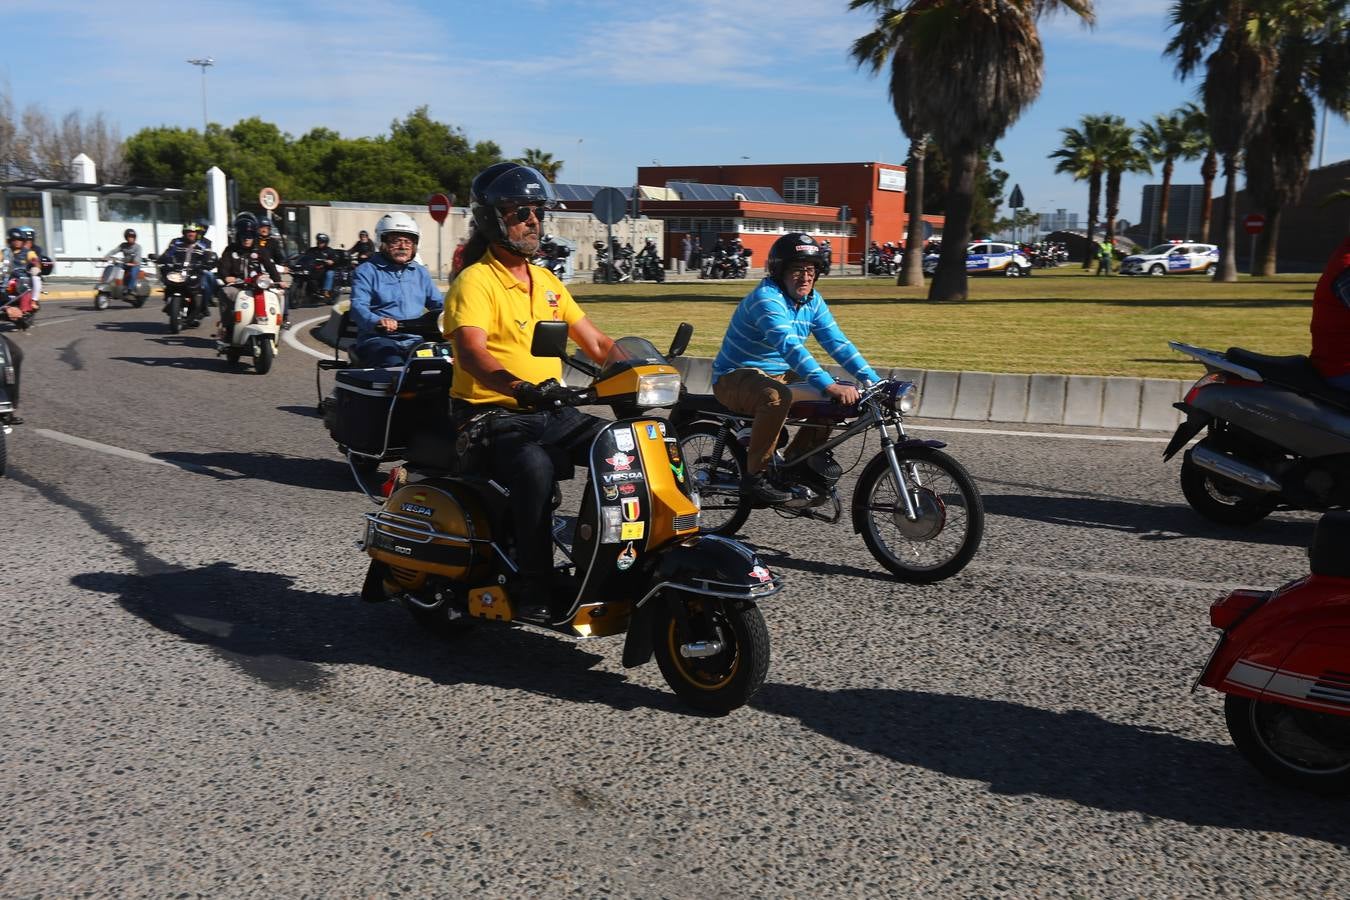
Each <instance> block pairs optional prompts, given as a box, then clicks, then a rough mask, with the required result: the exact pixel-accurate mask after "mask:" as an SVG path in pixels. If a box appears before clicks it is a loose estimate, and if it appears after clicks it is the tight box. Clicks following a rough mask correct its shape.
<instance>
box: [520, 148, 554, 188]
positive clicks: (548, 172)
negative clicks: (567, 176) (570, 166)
mask: <svg viewBox="0 0 1350 900" xmlns="http://www.w3.org/2000/svg"><path fill="white" fill-rule="evenodd" d="M516 162H519V163H524V164H525V165H527V166H529V167H531V168H533V169H538V170H539V174H540V175H543V176H544V177H545V178H547V179H548V180H549V181H557V180H558V173H559V172H561V171H562V167H563V161H562V160H561V159H559V160H555V159H554V158H553V154H552V153H545V152H544V151H543V150H540V149H539V148H538V147H526V148H525V152H524V153H523V154H522V155H521V157H520V158H519V159H517V160H516Z"/></svg>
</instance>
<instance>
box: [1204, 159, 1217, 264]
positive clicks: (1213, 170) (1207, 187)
mask: <svg viewBox="0 0 1350 900" xmlns="http://www.w3.org/2000/svg"><path fill="white" fill-rule="evenodd" d="M1218 174H1219V155H1218V153H1216V152H1215V150H1214V148H1213V147H1210V148H1209V152H1208V153H1206V154H1205V160H1204V162H1202V163H1200V183H1201V184H1202V185H1203V186H1204V190H1203V192H1204V199H1203V200H1202V201H1201V204H1200V241H1201V243H1205V244H1208V243H1210V240H1209V225H1210V221H1211V220H1212V219H1213V218H1214V179H1215V178H1216V177H1217V176H1218Z"/></svg>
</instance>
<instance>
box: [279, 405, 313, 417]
mask: <svg viewBox="0 0 1350 900" xmlns="http://www.w3.org/2000/svg"><path fill="white" fill-rule="evenodd" d="M277 412H288V413H291V414H293V415H297V416H304V417H305V418H307V419H319V418H322V415H321V414H320V412H319V410H318V408H317V407H315V406H278V407H277Z"/></svg>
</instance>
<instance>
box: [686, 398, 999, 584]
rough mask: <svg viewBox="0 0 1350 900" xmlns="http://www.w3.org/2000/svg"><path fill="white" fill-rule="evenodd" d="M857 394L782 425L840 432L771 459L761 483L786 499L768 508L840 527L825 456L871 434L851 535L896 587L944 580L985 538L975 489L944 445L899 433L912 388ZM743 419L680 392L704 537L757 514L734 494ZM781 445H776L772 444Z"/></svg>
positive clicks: (796, 410) (811, 404) (799, 406)
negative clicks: (852, 402)
mask: <svg viewBox="0 0 1350 900" xmlns="http://www.w3.org/2000/svg"><path fill="white" fill-rule="evenodd" d="M859 393H860V397H859V400H858V404H857V405H856V406H852V407H849V406H842V405H840V404H837V403H834V402H832V401H800V402H797V403H794V404H792V408H791V410H790V412H789V418H788V423H789V424H793V425H803V424H805V425H811V424H829V425H832V426H838V431H837V432H836V433H835V434H834V435H833V436H832V437H831V438H830V439H829V440H828V441H826V442H825V443H824V444H822V445H821V446H819V447H817V448H815V449H814V450H811V451H810V452H808V453H806V454H803V455H801V456H796V457H793V458H791V459H779V458H778V456H777V454H775V458H774V461H773V463H772V465H771V468H770V470H769V477H770V479H771V480H773V481H774V482H775V483H777V484H779V485H780V486H782V487H784V488H785V489H786V490H787V491H788V492H789V493H790V494H791V498H790V499H788V500H785V501H783V502H782V503H777V504H774V505H772V506H769V507H767V508H768V509H771V510H772V511H773V512H775V513H777V514H778V515H780V516H784V517H786V518H801V519H814V520H817V521H822V522H827V523H831V524H833V523H835V522H838V521H839V519H840V518H842V516H843V512H844V509H843V503H842V502H841V501H840V499H839V490H838V487H837V485H838V483H839V480H840V479H841V478H842V477H843V475H844V471H843V467H842V466H840V465H839V463H838V461H837V460H836V459H835V457H834V453H833V451H834V450H835V449H837V448H838V447H839V446H840V445H841V444H843V443H844V442H846V441H848V440H850V439H852V438H854V437H858V436H860V435H864V434H867V433H868V432H871V431H875V432H876V433H877V436H878V437H879V439H880V443H881V449H880V450H878V451H877V453H876V455H875V456H873V457H872V458H871V459H870V460H869V461H868V462H867V464H866V465H865V466H864V467H863V470H862V473H861V474H860V475H858V480H857V483H856V484H855V485H854V487H853V496H852V499H851V501H850V504H849V506H850V508H849V512H850V520H851V523H852V525H853V530H854V532H855V533H857V534H859V535H860V536H861V537H862V540H863V543H864V544H866V545H867V549H868V550H869V551H871V553H872V555H873V556H874V557H876V560H877V562H879V563H881V564H882V565H883V566H885V567H886V569H887V570H888V571H890V573H891V574H892V575H894V576H895V577H896V578H897V579H899V580H901V581H906V582H911V583H914V584H927V583H929V582H934V581H941V580H942V579H944V578H950V577H951V576H952V575H955V574H956V573H957V572H959V571H961V570H962V569H964V568H965V567H966V564H967V563H969V562H970V560H971V559H972V558H973V557H974V556H975V552H976V551H977V550H978V549H979V547H980V541H981V539H982V538H983V536H984V502H983V500H982V499H981V498H980V491H979V488H978V487H976V485H975V480H974V479H973V478H971V477H970V473H968V472H967V471H966V469H965V467H964V466H962V465H961V464H960V463H959V462H957V461H956V460H955V459H953V458H952V457H951V456H950V455H948V454H946V453H944V452H943V451H942V448H943V447H945V446H946V444H944V443H943V442H942V441H932V440H918V439H915V438H911V437H909V436H908V435H906V434H905V427H904V417H905V416H906V415H909V414H910V413H911V412H912V411H913V410H914V409H916V408H917V406H918V390H917V388H916V387H915V385H914V383H913V382H909V381H901V380H899V379H895V378H888V379H883V380H882V381H879V382H877V383H875V384H873V385H870V386H869V387H866V388H864V389H862V390H861V391H860V392H859ZM751 421H752V420H751V418H750V417H749V416H743V415H738V414H736V413H733V412H731V411H730V410H729V409H727V408H726V407H724V406H723V405H722V404H721V403H719V402H718V401H717V398H716V397H713V396H711V395H695V394H683V395H682V396H681V397H680V399H679V402H677V403H676V405H675V408H674V409H673V410H672V411H671V414H670V422H671V425H672V426H674V428H675V431H676V433H677V434H679V436H680V454H681V456H682V457H683V464H684V465H685V466H687V467H688V470H689V471H688V477H689V479H690V483H691V485H692V486H693V488H694V489H695V490H696V491H697V492H698V497H699V501H698V502H699V509H700V512H699V523H700V528H701V529H702V530H703V531H704V532H706V533H709V534H718V535H724V536H727V535H732V534H735V533H736V532H737V531H739V530H740V528H741V527H742V526H743V525H744V524H745V523H746V520H747V519H749V517H750V514H751V513H752V512H753V511H754V510H755V509H762V508H765V507H764V506H763V505H762V504H759V505H757V503H756V501H754V500H752V499H751V498H750V497H747V496H745V495H743V494H742V493H741V490H740V484H741V477H742V475H743V474H744V472H745V465H746V448H747V446H748V444H749V437H750V425H751ZM784 437H786V435H784ZM784 443H785V441H784V440H781V439H780V441H779V444H780V446H781V445H783V444H784ZM859 461H861V458H860V459H859Z"/></svg>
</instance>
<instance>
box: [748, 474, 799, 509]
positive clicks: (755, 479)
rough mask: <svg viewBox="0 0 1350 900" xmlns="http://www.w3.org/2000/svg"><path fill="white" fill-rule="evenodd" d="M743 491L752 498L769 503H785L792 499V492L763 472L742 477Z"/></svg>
mask: <svg viewBox="0 0 1350 900" xmlns="http://www.w3.org/2000/svg"><path fill="white" fill-rule="evenodd" d="M741 493H742V494H743V495H745V496H747V497H749V498H751V499H752V500H758V501H759V502H760V503H768V504H774V503H784V502H786V501H788V500H791V499H792V495H791V494H789V493H788V492H787V491H785V490H783V489H782V488H780V487H778V485H776V484H774V483H773V482H771V481H770V480H769V479H768V478H765V477H764V473H763V472H759V473H757V474H755V475H746V476H745V477H744V478H742V479H741Z"/></svg>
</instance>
